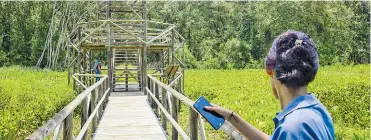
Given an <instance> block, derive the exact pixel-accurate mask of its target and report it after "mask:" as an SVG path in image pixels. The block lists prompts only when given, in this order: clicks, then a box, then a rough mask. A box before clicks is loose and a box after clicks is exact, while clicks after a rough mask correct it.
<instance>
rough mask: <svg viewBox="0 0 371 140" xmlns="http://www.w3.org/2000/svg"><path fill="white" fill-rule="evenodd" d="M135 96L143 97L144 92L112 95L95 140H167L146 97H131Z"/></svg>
mask: <svg viewBox="0 0 371 140" xmlns="http://www.w3.org/2000/svg"><path fill="white" fill-rule="evenodd" d="M135 94H142V95H143V92H137V93H131V94H129V96H128V95H121V94H120V93H112V94H111V96H110V97H109V102H108V105H107V108H106V110H105V111H104V114H103V117H102V120H101V121H100V124H99V126H98V129H97V132H96V133H95V136H94V139H95V140H112V139H125V140H130V139H133V140H134V139H135V140H145V139H151V140H152V139H156V140H165V139H167V138H166V136H165V134H164V131H163V130H162V128H161V127H160V125H159V123H158V120H157V118H156V117H155V115H154V113H153V112H152V110H151V108H150V106H149V105H148V102H147V98H146V96H141V95H139V96H130V95H135Z"/></svg>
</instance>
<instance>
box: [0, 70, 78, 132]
mask: <svg viewBox="0 0 371 140" xmlns="http://www.w3.org/2000/svg"><path fill="white" fill-rule="evenodd" d="M0 71H1V75H0V139H23V138H25V137H27V136H28V135H29V134H31V133H32V132H33V131H35V130H36V129H37V128H38V127H39V126H41V125H43V124H44V123H45V122H46V121H47V120H48V119H50V117H53V116H54V115H55V113H56V112H58V111H60V110H61V109H62V108H63V107H64V106H65V105H67V104H68V103H69V102H70V101H72V100H73V99H74V97H75V93H74V91H73V90H72V88H71V87H70V86H68V85H67V73H65V72H53V71H49V70H37V69H33V68H24V67H2V68H0Z"/></svg>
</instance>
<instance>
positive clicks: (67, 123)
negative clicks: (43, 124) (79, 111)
mask: <svg viewBox="0 0 371 140" xmlns="http://www.w3.org/2000/svg"><path fill="white" fill-rule="evenodd" d="M63 140H73V111H72V112H71V113H70V114H69V115H68V116H67V118H66V119H65V120H64V124H63Z"/></svg>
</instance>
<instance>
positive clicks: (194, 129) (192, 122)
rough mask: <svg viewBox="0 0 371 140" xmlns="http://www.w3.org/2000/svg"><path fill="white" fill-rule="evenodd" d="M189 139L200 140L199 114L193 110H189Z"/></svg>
mask: <svg viewBox="0 0 371 140" xmlns="http://www.w3.org/2000/svg"><path fill="white" fill-rule="evenodd" d="M189 113H190V114H189V128H190V131H189V137H190V138H191V139H192V140H198V123H197V122H198V121H197V119H198V113H197V112H196V111H194V110H193V109H192V108H189Z"/></svg>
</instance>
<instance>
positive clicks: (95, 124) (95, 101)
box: [91, 83, 103, 133]
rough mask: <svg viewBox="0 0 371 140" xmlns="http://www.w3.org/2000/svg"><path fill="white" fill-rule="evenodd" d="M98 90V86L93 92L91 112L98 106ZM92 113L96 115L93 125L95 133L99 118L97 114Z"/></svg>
mask: <svg viewBox="0 0 371 140" xmlns="http://www.w3.org/2000/svg"><path fill="white" fill-rule="evenodd" d="M102 84H103V83H102ZM98 92H99V90H98V88H96V89H94V90H93V92H92V94H91V112H93V110H94V109H95V107H96V106H97V94H98ZM91 115H94V117H93V127H92V129H93V133H94V132H95V131H96V130H97V126H98V120H97V114H91Z"/></svg>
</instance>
